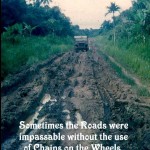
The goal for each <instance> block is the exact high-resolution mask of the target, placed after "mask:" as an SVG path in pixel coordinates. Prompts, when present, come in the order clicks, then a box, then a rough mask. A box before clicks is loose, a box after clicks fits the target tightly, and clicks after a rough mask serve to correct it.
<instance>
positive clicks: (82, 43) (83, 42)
mask: <svg viewBox="0 0 150 150" xmlns="http://www.w3.org/2000/svg"><path fill="white" fill-rule="evenodd" d="M74 40H75V42H74V50H75V51H76V52H79V51H88V50H89V44H88V36H74Z"/></svg>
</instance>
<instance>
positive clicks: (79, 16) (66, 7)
mask: <svg viewBox="0 0 150 150" xmlns="http://www.w3.org/2000/svg"><path fill="white" fill-rule="evenodd" d="M110 2H115V3H116V4H117V5H119V6H120V7H121V11H123V10H126V9H128V8H129V7H131V5H132V4H131V0H52V2H51V3H50V6H59V8H60V9H61V11H62V12H63V13H64V14H65V15H66V16H67V17H69V18H70V20H71V22H72V24H73V25H79V26H80V28H81V29H85V28H88V29H90V28H93V29H98V28H100V25H101V24H102V23H103V21H104V20H110V18H111V17H112V16H111V14H109V15H107V16H105V13H106V12H107V8H106V7H107V6H109V5H110ZM116 15H118V14H116Z"/></svg>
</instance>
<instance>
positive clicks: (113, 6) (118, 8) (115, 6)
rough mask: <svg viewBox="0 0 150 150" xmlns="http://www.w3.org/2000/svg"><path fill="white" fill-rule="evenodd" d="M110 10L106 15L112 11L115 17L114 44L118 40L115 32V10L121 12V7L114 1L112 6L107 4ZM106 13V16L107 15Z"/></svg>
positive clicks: (113, 17)
mask: <svg viewBox="0 0 150 150" xmlns="http://www.w3.org/2000/svg"><path fill="white" fill-rule="evenodd" d="M107 9H108V12H107V13H106V15H108V14H110V13H112V15H113V16H112V19H113V34H114V38H113V39H114V45H115V42H116V34H115V12H120V7H119V6H118V5H116V4H115V3H114V2H111V3H110V6H107ZM106 15H105V16H106Z"/></svg>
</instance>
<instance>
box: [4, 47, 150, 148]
mask: <svg viewBox="0 0 150 150" xmlns="http://www.w3.org/2000/svg"><path fill="white" fill-rule="evenodd" d="M1 91H2V102H1V103H2V108H1V109H2V111H1V112H2V115H1V118H2V119H1V124H2V128H1V130H2V141H3V143H2V150H23V149H24V147H25V146H26V145H29V144H30V143H29V141H25V140H23V141H21V140H19V134H20V133H22V134H26V135H39V134H42V135H46V134H53V133H56V134H58V133H60V134H63V135H66V136H67V135H68V134H73V133H82V134H83V135H85V134H86V135H87V134H88V135H92V134H100V133H103V132H105V133H106V132H107V134H111V135H114V134H119V135H125V134H128V135H129V139H128V140H126V141H114V140H110V141H103V140H96V141H94V143H99V144H103V145H106V146H109V145H110V146H111V145H114V144H117V145H120V147H121V150H149V149H150V143H149V141H150V117H149V116H150V107H149V105H150V104H148V103H146V104H145V103H144V101H143V100H142V98H139V97H137V94H136V93H135V92H134V91H133V90H132V89H131V87H130V85H127V84H125V83H124V82H123V81H122V79H120V78H118V77H117V75H116V73H115V71H114V70H113V69H112V68H111V67H110V65H109V64H108V63H107V62H106V61H105V60H104V59H103V58H102V56H100V55H98V54H97V50H96V48H95V47H94V46H92V45H91V50H90V51H88V52H79V53H75V52H73V51H70V52H67V53H64V54H60V55H57V56H54V57H52V58H50V59H49V60H47V61H45V62H43V63H40V64H38V65H35V66H32V67H31V68H27V69H25V70H23V71H21V72H20V73H18V74H16V76H14V77H11V79H10V80H9V81H8V80H5V81H4V82H3V83H2V89H1ZM20 121H25V124H27V123H28V124H33V123H43V122H45V123H52V124H63V125H64V128H63V129H24V130H20V129H19V123H20ZM82 121H86V122H87V123H90V124H92V123H96V124H99V123H100V121H102V122H104V123H106V124H109V123H128V124H129V129H128V130H107V131H104V130H101V129H94V130H93V129H80V128H78V129H72V130H67V129H66V128H65V124H66V123H67V122H70V123H74V124H75V123H77V124H79V126H80V123H81V122H82ZM35 143H39V144H43V145H45V146H50V145H53V146H54V145H55V146H62V147H65V146H69V145H70V146H73V147H75V146H76V145H77V144H82V145H84V146H89V145H90V144H92V143H93V141H92V140H74V141H68V140H45V141H44V140H43V141H42V140H41V141H40V140H39V141H37V140H33V141H32V144H35ZM37 149H38V148H37ZM89 149H92V148H91V147H90V146H89Z"/></svg>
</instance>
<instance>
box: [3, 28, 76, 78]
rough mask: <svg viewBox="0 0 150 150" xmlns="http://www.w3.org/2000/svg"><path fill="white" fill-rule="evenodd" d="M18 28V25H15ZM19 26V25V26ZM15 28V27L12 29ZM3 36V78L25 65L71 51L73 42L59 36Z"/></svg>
mask: <svg viewBox="0 0 150 150" xmlns="http://www.w3.org/2000/svg"><path fill="white" fill-rule="evenodd" d="M15 26H16V25H15ZM17 26H19V25H17ZM11 28H13V26H12V27H11ZM8 34H9V33H8V32H4V33H3V34H2V39H1V43H2V46H1V48H2V52H1V54H2V56H1V58H2V61H1V62H2V64H1V67H2V69H1V78H2V79H4V77H5V76H7V75H8V74H9V73H14V72H16V71H18V70H19V69H20V67H21V66H23V65H31V64H33V63H37V62H39V61H41V60H45V59H48V58H49V57H50V56H52V55H54V54H57V53H61V52H65V51H68V50H71V49H72V48H73V47H72V45H73V40H72V38H71V37H69V36H67V37H58V36H52V35H47V36H44V37H42V36H23V35H18V34H17V35H12V36H11V35H9V36H8Z"/></svg>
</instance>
